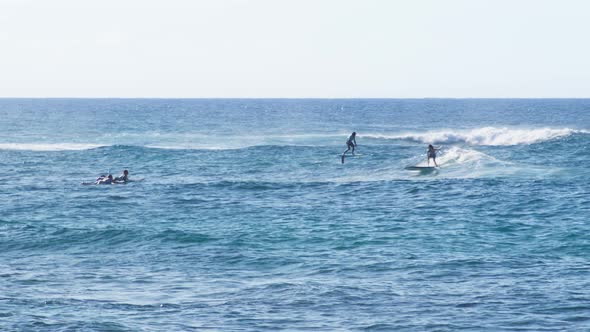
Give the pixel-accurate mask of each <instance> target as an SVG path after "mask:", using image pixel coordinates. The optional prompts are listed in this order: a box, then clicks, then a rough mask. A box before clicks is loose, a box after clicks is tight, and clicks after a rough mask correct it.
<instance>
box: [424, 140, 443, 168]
mask: <svg viewBox="0 0 590 332" xmlns="http://www.w3.org/2000/svg"><path fill="white" fill-rule="evenodd" d="M440 148H441V147H440V146H439V147H438V148H435V147H434V146H432V144H428V152H427V157H426V162H427V163H428V166H430V158H432V161H434V166H436V167H438V164H437V163H436V151H439V150H440Z"/></svg>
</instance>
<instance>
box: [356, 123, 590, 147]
mask: <svg viewBox="0 0 590 332" xmlns="http://www.w3.org/2000/svg"><path fill="white" fill-rule="evenodd" d="M576 133H585V134H587V133H590V132H588V131H585V130H575V129H570V128H536V129H522V128H507V127H503V128H497V127H484V128H476V129H470V130H452V129H446V130H438V131H428V132H418V133H402V134H396V135H382V134H376V135H364V136H365V137H369V138H375V139H397V140H411V141H415V142H421V143H425V144H428V143H435V144H437V143H438V144H441V143H444V144H453V143H466V144H469V145H491V146H500V145H520V144H534V143H539V142H544V141H549V140H553V139H556V138H560V137H565V136H569V135H572V134H576Z"/></svg>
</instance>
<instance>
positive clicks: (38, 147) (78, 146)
mask: <svg viewBox="0 0 590 332" xmlns="http://www.w3.org/2000/svg"><path fill="white" fill-rule="evenodd" d="M102 146H104V145H100V144H85V143H43V144H41V143H0V150H20V151H78V150H90V149H96V148H99V147H102Z"/></svg>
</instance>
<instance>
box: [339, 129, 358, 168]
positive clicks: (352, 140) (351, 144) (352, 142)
mask: <svg viewBox="0 0 590 332" xmlns="http://www.w3.org/2000/svg"><path fill="white" fill-rule="evenodd" d="M355 147H356V131H353V132H352V134H350V136H348V139H347V140H346V150H344V152H343V153H342V163H343V164H344V155H346V153H347V152H348V151H350V149H351V148H352V155H353V156H354V148H355Z"/></svg>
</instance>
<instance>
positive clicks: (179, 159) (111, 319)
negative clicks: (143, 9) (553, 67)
mask: <svg viewBox="0 0 590 332" xmlns="http://www.w3.org/2000/svg"><path fill="white" fill-rule="evenodd" d="M588 110H590V101H585V100H545V101H543V100H108V99H107V100H84V99H83V100H3V99H0V119H2V120H1V121H0V211H1V213H0V257H1V259H0V289H1V291H0V330H1V331H144V330H146V331H147V330H166V331H167V330H171V331H187V330H189V331H190V330H218V331H277V330H284V329H285V328H286V327H287V328H288V329H290V330H295V331H304V330H307V331H340V330H355V331H357V330H358V331H365V330H366V331H372V330H385V331H420V332H422V331H440V330H448V331H455V330H478V331H479V330H491V331H494V330H497V329H498V327H499V326H500V329H505V330H510V329H515V328H517V329H523V330H533V331H537V330H543V329H547V327H550V328H551V329H553V330H588V328H587V326H588V324H587V322H589V321H590V315H589V314H588V313H589V312H590V308H589V307H588V303H587V302H588V301H587V298H588V296H587V295H588V287H587V286H588V283H587V281H586V280H587V267H588V266H590V261H589V258H588V257H590V246H589V245H588V234H590V223H588V215H589V214H590V191H589V190H590V189H589V188H590V187H589V186H588V179H589V178H590V168H588V167H587V165H588V164H589V162H590V160H589V159H590V153H588V149H589V147H590V135H588V132H587V130H588V129H590V112H588ZM426 120H427V121H426ZM441 128H445V129H441ZM352 131H356V132H357V133H358V137H357V143H358V147H357V150H356V151H355V155H354V156H352V155H351V154H348V155H347V156H346V157H345V159H344V163H342V159H341V154H342V152H343V151H344V150H345V148H346V145H345V141H346V139H347V137H348V135H350V133H351V132H352ZM430 143H432V144H435V145H437V146H438V145H442V146H443V147H442V149H441V150H440V151H439V152H438V154H437V158H436V161H437V163H438V164H439V165H440V167H439V168H437V169H428V170H418V171H410V170H406V169H405V168H406V167H407V166H416V165H418V166H424V165H427V164H428V162H427V159H426V146H427V144H430ZM430 165H432V160H431V161H430ZM124 169H127V170H129V172H130V175H129V176H130V179H132V180H136V181H133V182H129V183H127V184H117V185H82V184H81V183H82V182H90V183H92V182H93V180H95V179H96V177H97V176H99V175H101V174H107V173H110V174H113V175H119V174H120V173H121V172H122V171H123V170H124ZM555 280H559V282H558V283H555ZM539 290H542V291H539ZM510 307H514V308H516V307H518V310H517V311H514V312H512V311H509V310H508V311H507V310H505V309H506V308H510ZM458 312H460V317H458V316H457V315H458V314H457V313H458ZM392 313H395V315H392ZM351 317H354V319H351ZM523 317H525V319H523Z"/></svg>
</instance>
